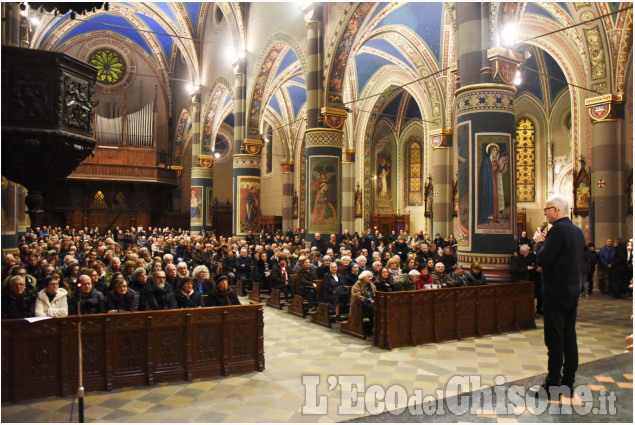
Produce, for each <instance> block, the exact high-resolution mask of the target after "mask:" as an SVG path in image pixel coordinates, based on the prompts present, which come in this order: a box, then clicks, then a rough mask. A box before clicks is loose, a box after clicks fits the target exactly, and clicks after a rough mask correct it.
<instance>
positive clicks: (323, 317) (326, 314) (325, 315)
mask: <svg viewBox="0 0 635 425" xmlns="http://www.w3.org/2000/svg"><path fill="white" fill-rule="evenodd" d="M315 292H316V294H317V297H318V305H317V312H316V313H315V314H313V315H311V321H312V322H313V323H317V324H318V325H322V326H326V327H327V328H330V327H331V319H330V311H329V305H328V303H325V302H323V300H322V299H321V297H322V280H321V279H317V280H316V281H315Z"/></svg>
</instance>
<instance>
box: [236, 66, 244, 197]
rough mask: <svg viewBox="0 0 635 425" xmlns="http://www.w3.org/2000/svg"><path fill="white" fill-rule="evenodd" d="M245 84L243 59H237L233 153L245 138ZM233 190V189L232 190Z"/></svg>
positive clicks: (238, 148)
mask: <svg viewBox="0 0 635 425" xmlns="http://www.w3.org/2000/svg"><path fill="white" fill-rule="evenodd" d="M246 86H247V84H246V81H245V59H238V60H237V61H236V62H235V63H234V98H233V102H234V153H236V154H240V153H244V152H242V143H243V139H244V138H245V127H246V123H247V121H246V117H245V113H246V111H245V98H246V96H247V94H246V92H247V87H246ZM234 192H235V191H234Z"/></svg>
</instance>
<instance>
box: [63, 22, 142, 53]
mask: <svg viewBox="0 0 635 425" xmlns="http://www.w3.org/2000/svg"><path fill="white" fill-rule="evenodd" d="M64 19H68V18H64ZM62 21H63V20H60V22H62ZM58 25H59V24H58ZM108 30H110V31H115V32H117V33H119V34H121V35H122V36H124V37H127V38H129V39H130V40H132V41H134V42H135V43H137V44H138V45H139V47H141V48H142V49H143V50H145V51H146V52H148V53H149V54H150V55H151V54H152V51H151V50H150V47H149V46H148V44H147V43H146V42H145V40H144V39H143V37H141V35H140V34H139V31H137V28H135V27H134V26H133V25H132V24H131V23H130V22H128V20H127V19H125V18H123V17H121V16H116V15H109V14H100V15H96V16H94V17H92V18H88V19H87V20H86V22H82V23H81V24H79V25H77V26H76V27H75V28H73V29H72V30H71V31H69V32H68V33H67V34H66V35H65V36H64V37H63V38H62V39H61V40H60V41H59V42H58V46H59V45H61V44H62V43H64V42H66V41H67V40H70V39H71V38H73V37H76V36H78V35H81V34H85V33H88V32H92V31H108Z"/></svg>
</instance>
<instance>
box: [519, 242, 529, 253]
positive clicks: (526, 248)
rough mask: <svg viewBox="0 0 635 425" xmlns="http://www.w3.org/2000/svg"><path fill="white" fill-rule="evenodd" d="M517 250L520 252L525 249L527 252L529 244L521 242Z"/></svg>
mask: <svg viewBox="0 0 635 425" xmlns="http://www.w3.org/2000/svg"><path fill="white" fill-rule="evenodd" d="M519 251H521V252H522V251H527V252H529V245H527V244H526V243H524V244H522V245H521V246H520V247H519Z"/></svg>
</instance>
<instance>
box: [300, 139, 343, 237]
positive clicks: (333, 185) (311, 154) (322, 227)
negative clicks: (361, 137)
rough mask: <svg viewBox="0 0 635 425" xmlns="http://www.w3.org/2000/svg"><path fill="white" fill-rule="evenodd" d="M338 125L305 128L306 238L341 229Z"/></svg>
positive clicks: (340, 148)
mask: <svg viewBox="0 0 635 425" xmlns="http://www.w3.org/2000/svg"><path fill="white" fill-rule="evenodd" d="M343 134H344V132H343V131H342V130H339V129H335V128H313V129H308V130H306V133H305V135H304V137H305V140H306V172H307V179H306V206H307V207H306V222H305V223H306V227H305V232H306V238H305V239H306V240H307V241H308V242H311V241H313V239H314V234H315V233H316V232H319V233H322V234H330V233H341V231H342V229H341V223H342V202H341V194H342V164H341V162H342V137H343Z"/></svg>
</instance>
